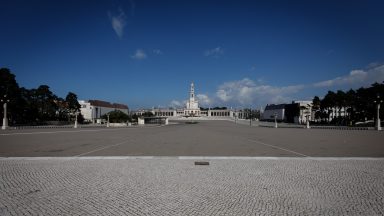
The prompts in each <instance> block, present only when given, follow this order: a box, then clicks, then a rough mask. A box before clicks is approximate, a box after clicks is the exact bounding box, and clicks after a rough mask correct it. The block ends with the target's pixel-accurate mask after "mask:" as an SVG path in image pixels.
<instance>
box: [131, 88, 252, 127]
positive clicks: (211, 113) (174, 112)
mask: <svg viewBox="0 0 384 216" xmlns="http://www.w3.org/2000/svg"><path fill="white" fill-rule="evenodd" d="M145 112H151V113H153V115H155V116H157V117H169V118H170V119H183V118H189V117H196V118H201V119H235V118H237V119H243V118H244V119H245V118H247V117H248V115H249V112H246V111H244V110H241V109H240V110H235V111H234V110H232V109H227V108H220V109H211V108H208V109H202V108H200V107H199V102H198V101H197V100H196V94H195V85H194V83H191V85H190V90H189V99H188V101H187V102H186V104H185V107H184V108H181V109H172V108H170V109H163V108H156V109H155V108H153V109H141V110H137V111H135V112H133V113H134V114H136V115H139V116H140V115H142V114H143V113H145Z"/></svg>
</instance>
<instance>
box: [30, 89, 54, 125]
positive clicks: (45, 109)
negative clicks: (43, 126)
mask: <svg viewBox="0 0 384 216" xmlns="http://www.w3.org/2000/svg"><path fill="white" fill-rule="evenodd" d="M34 93H35V98H36V99H37V101H36V102H37V109H38V116H39V120H40V121H49V120H55V117H56V111H57V108H58V107H57V104H56V103H55V99H56V98H57V96H56V95H54V94H53V93H52V92H51V90H50V89H49V86H47V85H40V86H39V87H38V88H37V89H36V91H34Z"/></svg>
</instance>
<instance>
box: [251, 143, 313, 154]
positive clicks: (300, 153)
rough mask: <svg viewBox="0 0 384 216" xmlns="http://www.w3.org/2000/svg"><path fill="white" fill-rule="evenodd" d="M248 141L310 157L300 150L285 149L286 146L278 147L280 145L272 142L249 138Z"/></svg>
mask: <svg viewBox="0 0 384 216" xmlns="http://www.w3.org/2000/svg"><path fill="white" fill-rule="evenodd" d="M248 141H251V142H255V143H258V144H261V145H265V146H269V147H272V148H277V149H280V150H283V151H287V152H291V153H294V154H297V155H300V156H304V157H309V156H308V155H305V154H301V153H299V152H295V151H292V150H289V149H285V148H281V147H278V146H274V145H271V144H267V143H263V142H261V141H258V140H252V139H248Z"/></svg>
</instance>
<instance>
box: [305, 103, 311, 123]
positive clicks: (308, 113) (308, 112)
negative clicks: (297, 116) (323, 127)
mask: <svg viewBox="0 0 384 216" xmlns="http://www.w3.org/2000/svg"><path fill="white" fill-rule="evenodd" d="M307 107H308V108H307V110H306V114H307V115H306V117H307V125H306V126H305V128H307V129H309V128H311V127H310V126H309V116H310V114H311V112H310V111H309V108H310V107H311V105H309V104H307Z"/></svg>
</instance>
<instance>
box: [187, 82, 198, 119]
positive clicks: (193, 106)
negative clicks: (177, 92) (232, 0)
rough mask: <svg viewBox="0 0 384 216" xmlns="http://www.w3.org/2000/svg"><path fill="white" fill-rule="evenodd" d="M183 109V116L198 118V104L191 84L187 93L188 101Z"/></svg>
mask: <svg viewBox="0 0 384 216" xmlns="http://www.w3.org/2000/svg"><path fill="white" fill-rule="evenodd" d="M185 107H186V108H185V109H184V115H185V116H200V107H199V102H198V101H197V100H196V98H195V86H194V84H193V83H191V90H190V91H189V100H188V101H187V103H186V106H185Z"/></svg>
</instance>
